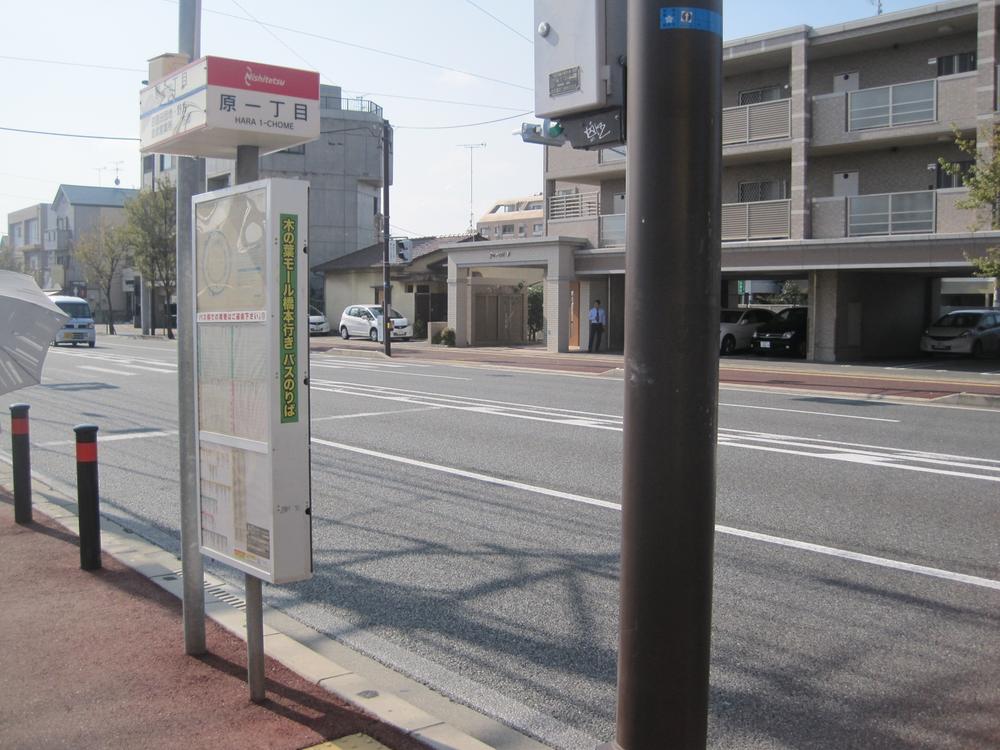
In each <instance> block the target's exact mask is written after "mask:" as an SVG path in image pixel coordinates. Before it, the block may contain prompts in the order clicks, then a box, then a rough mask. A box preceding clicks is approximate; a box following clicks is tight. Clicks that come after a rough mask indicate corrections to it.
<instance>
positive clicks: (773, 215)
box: [722, 200, 792, 242]
mask: <svg viewBox="0 0 1000 750" xmlns="http://www.w3.org/2000/svg"><path fill="white" fill-rule="evenodd" d="M791 211H792V202H791V201H790V200H778V201H755V202H753V203H724V204H723V206H722V240H723V241H724V242H733V241H738V240H780V239H788V237H789V236H790V235H791V224H792V221H791V217H792V213H791Z"/></svg>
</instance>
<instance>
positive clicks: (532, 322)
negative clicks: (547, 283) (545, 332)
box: [528, 284, 545, 341]
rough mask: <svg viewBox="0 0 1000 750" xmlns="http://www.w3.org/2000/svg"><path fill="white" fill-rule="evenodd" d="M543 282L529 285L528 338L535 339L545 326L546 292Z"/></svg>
mask: <svg viewBox="0 0 1000 750" xmlns="http://www.w3.org/2000/svg"><path fill="white" fill-rule="evenodd" d="M542 286H543V285H542V284H534V285H532V286H529V287H528V340H529V341H534V340H535V337H536V335H537V334H538V332H539V331H540V330H542V328H544V327H545V307H544V304H543V302H544V299H545V292H544V290H543V289H542Z"/></svg>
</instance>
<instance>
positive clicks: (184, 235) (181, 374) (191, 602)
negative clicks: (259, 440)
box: [142, 0, 205, 656]
mask: <svg viewBox="0 0 1000 750" xmlns="http://www.w3.org/2000/svg"><path fill="white" fill-rule="evenodd" d="M178 27H179V28H178V31H179V34H178V37H179V39H178V47H179V51H180V52H181V53H182V54H185V55H187V56H188V58H189V59H191V60H195V59H197V58H198V57H199V56H200V55H201V0H181V2H180V16H179V23H178ZM203 166H204V162H203V161H202V160H201V159H192V158H189V157H181V158H180V159H179V160H178V163H177V204H176V211H177V282H176V286H177V416H178V420H177V423H178V424H177V426H178V433H179V442H180V490H181V573H182V577H183V581H184V597H183V613H184V651H185V653H187V654H189V655H191V656H198V655H199V654H204V653H205V584H204V570H203V566H202V559H201V551H200V549H199V545H200V542H201V540H200V539H199V537H198V513H199V509H198V487H197V485H196V484H195V467H196V455H195V452H196V451H197V450H198V444H197V436H196V433H195V429H196V425H195V414H194V400H195V399H194V389H195V385H194V300H193V299H192V293H191V290H192V289H193V286H194V285H193V283H192V279H193V275H192V274H193V269H192V266H193V264H194V262H193V257H192V249H191V197H192V196H193V195H194V194H195V193H198V192H200V190H199V188H200V187H201V186H200V185H199V184H198V178H199V175H201V174H202V167H203ZM154 189H155V185H154ZM142 283H143V287H145V285H146V279H143V280H142ZM154 291H155V290H154ZM153 298H154V294H153V293H152V292H151V293H150V295H149V297H148V304H144V305H143V309H142V314H143V318H144V319H145V316H146V315H147V307H148V308H152V306H153V304H154V302H153ZM144 327H145V326H144Z"/></svg>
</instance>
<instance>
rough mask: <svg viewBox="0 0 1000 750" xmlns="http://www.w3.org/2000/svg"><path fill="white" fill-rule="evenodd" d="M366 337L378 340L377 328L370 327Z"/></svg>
mask: <svg viewBox="0 0 1000 750" xmlns="http://www.w3.org/2000/svg"><path fill="white" fill-rule="evenodd" d="M368 339H369V340H370V341H378V328H372V329H371V330H370V331H369V332H368Z"/></svg>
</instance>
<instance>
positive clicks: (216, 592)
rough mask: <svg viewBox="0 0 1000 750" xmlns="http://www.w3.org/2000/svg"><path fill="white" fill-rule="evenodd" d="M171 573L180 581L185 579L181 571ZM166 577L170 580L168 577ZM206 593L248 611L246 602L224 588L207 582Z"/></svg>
mask: <svg viewBox="0 0 1000 750" xmlns="http://www.w3.org/2000/svg"><path fill="white" fill-rule="evenodd" d="M171 572H172V573H173V574H174V576H175V577H176V578H177V579H178V580H180V579H183V578H184V574H183V573H182V572H181V571H179V570H174V571H171ZM164 577H165V578H169V577H168V576H164ZM205 593H206V594H209V595H211V596H212V597H213V598H214V599H217V600H218V601H220V602H223V603H225V604H228V605H229V606H230V607H235V608H236V609H241V610H243V611H246V608H247V603H246V600H245V599H244V598H243V597H241V596H237V595H236V594H234V593H232V592H231V591H227V590H226V588H225V587H224V586H213V585H212V584H210V583H209V582H208V581H205Z"/></svg>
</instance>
